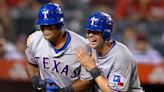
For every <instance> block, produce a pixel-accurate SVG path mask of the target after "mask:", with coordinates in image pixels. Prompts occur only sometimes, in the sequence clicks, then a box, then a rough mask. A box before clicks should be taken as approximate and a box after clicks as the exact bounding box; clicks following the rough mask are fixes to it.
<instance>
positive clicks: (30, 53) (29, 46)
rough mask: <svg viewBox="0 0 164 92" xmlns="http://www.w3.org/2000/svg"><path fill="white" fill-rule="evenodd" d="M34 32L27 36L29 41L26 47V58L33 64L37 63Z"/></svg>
mask: <svg viewBox="0 0 164 92" xmlns="http://www.w3.org/2000/svg"><path fill="white" fill-rule="evenodd" d="M34 33H35V32H34ZM34 33H32V34H31V35H29V37H28V38H27V43H26V46H27V48H26V49H25V55H26V58H27V59H28V62H29V63H31V64H37V62H36V61H35V57H34V50H33V49H32V45H33V39H34V38H33V36H34Z"/></svg>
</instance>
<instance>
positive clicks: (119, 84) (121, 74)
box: [107, 57, 133, 91]
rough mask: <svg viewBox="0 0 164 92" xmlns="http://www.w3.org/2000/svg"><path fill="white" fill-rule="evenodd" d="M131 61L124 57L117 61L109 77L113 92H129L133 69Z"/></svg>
mask: <svg viewBox="0 0 164 92" xmlns="http://www.w3.org/2000/svg"><path fill="white" fill-rule="evenodd" d="M129 60H130V59H125V58H122V57H119V58H116V59H115V63H114V64H113V68H112V70H111V71H110V73H109V75H108V76H107V78H108V83H109V87H110V88H111V89H112V90H113V91H128V88H129V84H130V80H131V74H132V68H133V67H132V66H133V64H132V63H131V61H129Z"/></svg>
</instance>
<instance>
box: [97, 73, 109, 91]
mask: <svg viewBox="0 0 164 92" xmlns="http://www.w3.org/2000/svg"><path fill="white" fill-rule="evenodd" d="M95 81H96V83H97V85H98V86H99V88H100V89H101V91H102V92H112V91H111V89H110V88H109V84H108V81H107V80H106V79H105V78H104V76H102V75H99V76H98V77H97V78H96V79H95Z"/></svg>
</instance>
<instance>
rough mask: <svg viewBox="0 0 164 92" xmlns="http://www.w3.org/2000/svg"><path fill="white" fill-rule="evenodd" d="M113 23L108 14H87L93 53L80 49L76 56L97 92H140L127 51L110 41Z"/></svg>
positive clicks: (125, 48)
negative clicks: (92, 80)
mask: <svg viewBox="0 0 164 92" xmlns="http://www.w3.org/2000/svg"><path fill="white" fill-rule="evenodd" d="M112 28H113V20H112V18H111V16H110V15H108V14H106V13H103V12H95V13H93V14H91V15H90V17H89V20H88V25H87V27H86V30H87V37H88V40H89V45H90V47H91V48H92V53H91V54H90V55H88V54H87V52H86V50H85V49H84V48H82V47H80V48H79V49H77V51H76V55H77V58H78V59H79V60H80V63H81V64H82V66H83V67H84V68H85V69H86V70H87V71H88V73H89V74H88V79H87V80H89V78H90V79H94V80H95V82H96V83H97V85H98V91H99V92H142V88H141V87H140V81H139V78H138V74H137V66H136V62H135V60H134V58H133V56H132V54H131V52H130V51H129V50H128V48H127V47H126V46H125V45H124V44H122V43H120V42H118V41H115V40H112V39H111V33H112Z"/></svg>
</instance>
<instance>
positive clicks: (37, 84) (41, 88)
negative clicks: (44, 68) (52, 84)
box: [32, 76, 46, 92]
mask: <svg viewBox="0 0 164 92" xmlns="http://www.w3.org/2000/svg"><path fill="white" fill-rule="evenodd" d="M32 85H33V89H34V92H45V89H46V82H45V81H44V80H41V79H40V78H39V77H38V76H33V77H32Z"/></svg>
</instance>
